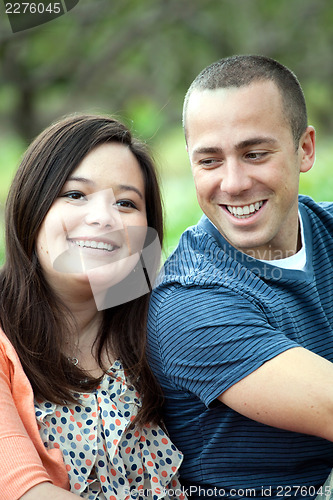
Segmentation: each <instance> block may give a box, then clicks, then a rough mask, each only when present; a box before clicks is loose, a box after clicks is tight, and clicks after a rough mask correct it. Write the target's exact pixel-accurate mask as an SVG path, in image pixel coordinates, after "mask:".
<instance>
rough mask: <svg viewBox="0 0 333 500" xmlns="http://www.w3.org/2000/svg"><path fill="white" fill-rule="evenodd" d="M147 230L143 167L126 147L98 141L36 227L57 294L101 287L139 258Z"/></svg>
mask: <svg viewBox="0 0 333 500" xmlns="http://www.w3.org/2000/svg"><path fill="white" fill-rule="evenodd" d="M146 231H147V216H146V202H145V186H144V179H143V175H142V171H141V168H140V165H139V163H138V161H137V160H136V158H135V156H134V155H133V153H132V152H131V151H130V149H129V148H128V147H127V146H125V145H122V144H119V143H115V142H114V143H112V142H111V143H105V144H102V145H100V146H97V147H96V148H95V149H94V150H93V151H91V152H90V153H89V154H87V156H86V157H85V158H84V159H83V160H82V162H81V163H80V164H79V166H78V167H77V168H76V169H75V170H74V171H73V173H72V174H71V175H70V176H69V178H68V179H67V181H66V182H65V184H64V186H63V188H62V190H61V193H60V195H59V196H58V198H57V199H56V200H55V201H54V203H53V204H52V206H51V208H50V210H49V212H48V213H47V215H46V217H45V219H44V221H43V223H42V226H41V228H40V230H39V233H38V237H37V242H36V249H37V256H38V259H39V262H40V264H41V266H42V269H43V271H44V274H45V276H46V279H47V280H48V282H49V284H50V285H51V287H52V288H54V289H55V290H56V291H57V292H58V293H60V294H65V295H68V294H69V293H72V291H74V292H75V293H76V294H79V295H81V294H83V293H86V290H87V288H88V287H87V286H86V285H90V287H89V288H90V289H92V290H93V292H94V291H95V292H96V293H97V292H98V291H103V290H105V289H107V288H109V287H111V286H112V285H114V284H116V283H118V282H119V281H121V280H122V279H124V278H125V277H126V276H127V275H128V274H129V273H130V272H131V271H132V269H133V268H134V267H135V265H136V263H137V262H138V260H139V256H140V251H141V249H142V247H143V243H144V240H145V236H146Z"/></svg>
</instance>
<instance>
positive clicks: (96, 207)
mask: <svg viewBox="0 0 333 500" xmlns="http://www.w3.org/2000/svg"><path fill="white" fill-rule="evenodd" d="M85 222H86V224H88V225H91V226H98V227H101V228H103V227H104V228H107V229H113V230H115V229H120V228H122V227H123V224H122V220H121V216H120V213H119V210H118V209H117V206H116V204H115V199H114V196H111V197H110V194H108V196H105V193H103V195H100V196H97V195H96V194H95V195H93V196H92V197H91V199H90V200H89V201H88V204H87V210H86V216H85Z"/></svg>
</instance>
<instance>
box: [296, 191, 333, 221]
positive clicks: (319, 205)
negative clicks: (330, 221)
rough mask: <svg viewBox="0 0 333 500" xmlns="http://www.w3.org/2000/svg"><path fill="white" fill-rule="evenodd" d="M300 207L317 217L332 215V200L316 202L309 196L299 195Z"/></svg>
mask: <svg viewBox="0 0 333 500" xmlns="http://www.w3.org/2000/svg"><path fill="white" fill-rule="evenodd" d="M299 204H300V207H304V209H305V210H306V211H307V212H308V213H310V214H313V215H315V216H317V217H318V218H319V219H321V218H322V217H324V218H325V217H333V202H332V201H321V202H317V201H315V200H313V199H312V198H310V196H305V195H299Z"/></svg>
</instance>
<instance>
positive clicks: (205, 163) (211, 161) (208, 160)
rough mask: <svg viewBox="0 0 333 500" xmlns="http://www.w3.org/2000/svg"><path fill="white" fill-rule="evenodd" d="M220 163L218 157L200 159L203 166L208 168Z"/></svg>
mask: <svg viewBox="0 0 333 500" xmlns="http://www.w3.org/2000/svg"><path fill="white" fill-rule="evenodd" d="M219 163H220V161H219V160H218V159H217V158H204V159H202V160H200V161H199V165H201V166H202V167H207V168H209V167H215V166H216V165H218V164H219Z"/></svg>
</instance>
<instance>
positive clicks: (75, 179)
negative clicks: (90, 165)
mask: <svg viewBox="0 0 333 500" xmlns="http://www.w3.org/2000/svg"><path fill="white" fill-rule="evenodd" d="M69 181H71V182H83V183H84V184H90V185H92V186H94V185H96V183H95V182H94V181H93V180H91V179H87V178H86V177H77V176H75V175H73V176H71V177H69V178H68V179H67V182H69ZM115 187H116V188H117V189H119V191H134V193H136V194H137V195H138V196H139V197H140V198H141V200H143V194H142V193H141V191H140V190H139V189H138V188H136V187H135V186H132V185H131V184H118V185H116V186H115Z"/></svg>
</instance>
